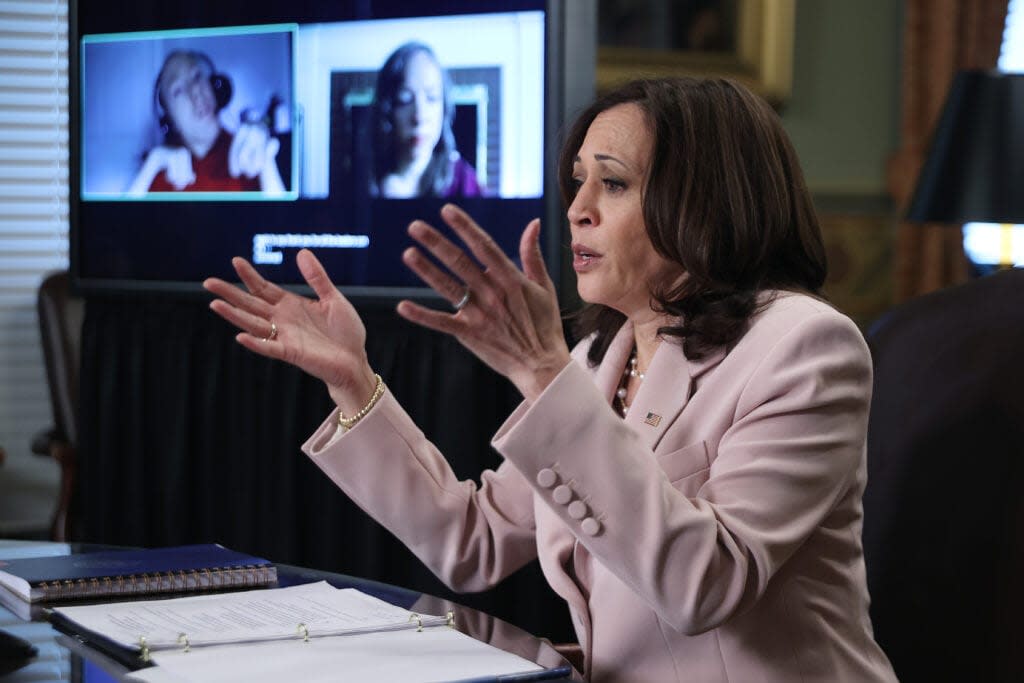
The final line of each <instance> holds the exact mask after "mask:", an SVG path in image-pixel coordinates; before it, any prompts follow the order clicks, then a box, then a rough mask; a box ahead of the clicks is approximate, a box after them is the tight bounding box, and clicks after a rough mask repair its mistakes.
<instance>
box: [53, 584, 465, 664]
mask: <svg viewBox="0 0 1024 683" xmlns="http://www.w3.org/2000/svg"><path fill="white" fill-rule="evenodd" d="M54 611H55V612H57V613H59V614H62V615H63V616H64V617H66V618H68V619H70V620H71V621H73V622H74V623H75V624H76V625H77V626H78V627H79V628H81V629H84V630H85V631H89V632H91V633H94V634H98V635H100V636H103V637H104V638H106V639H107V640H110V641H113V642H114V643H117V644H118V645H122V646H124V647H129V648H140V646H141V642H142V639H143V638H144V639H145V644H146V647H148V648H149V649H150V650H159V649H165V648H181V647H183V646H185V645H186V644H187V645H188V646H189V647H202V646H205V645H212V644H224V643H242V642H248V641H267V640H296V639H299V640H303V639H305V638H306V637H309V638H319V637H324V636H334V635H342V634H351V633H365V632H369V631H391V630H402V629H409V628H412V629H415V628H416V627H417V626H419V625H420V624H422V625H424V626H431V625H437V624H444V623H445V622H446V619H445V617H439V616H429V615H416V616H415V617H413V616H412V615H411V613H410V612H409V611H408V610H405V609H402V608H401V607H396V606H395V605H392V604H390V603H387V602H385V601H383V600H380V599H378V598H375V597H373V596H370V595H367V594H365V593H363V592H361V591H358V590H356V589H354V588H342V589H338V588H334V587H333V586H331V585H330V584H328V583H327V582H325V581H321V582H319V583H310V584H304V585H301V586H289V587H288V588H269V589H260V590H251V591H242V592H236V593H217V594H213V595H197V596H194V597H185V598H175V599H171V600H167V599H163V600H144V601H134V602H114V603H106V604H100V605H77V606H69V607H57V608H55V609H54Z"/></svg>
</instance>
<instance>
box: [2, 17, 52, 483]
mask: <svg viewBox="0 0 1024 683" xmlns="http://www.w3.org/2000/svg"><path fill="white" fill-rule="evenodd" d="M67 15H68V13H67V2H66V0H59V1H53V0H0V206H2V207H3V210H2V211H0V446H2V447H3V448H4V449H5V450H6V451H7V456H8V463H7V465H6V466H5V469H8V468H11V469H14V470H16V469H17V468H18V462H17V461H18V460H21V462H22V463H25V464H27V463H28V462H29V459H28V456H29V453H30V447H29V446H30V442H31V439H32V436H33V435H34V434H36V433H37V432H38V431H40V430H42V429H44V428H46V427H48V426H49V425H50V424H51V420H52V416H51V411H50V403H49V393H48V389H47V385H46V375H45V369H44V365H43V356H42V351H41V348H40V342H39V325H38V321H37V318H36V311H35V295H36V290H37V288H38V286H39V283H40V282H41V281H42V278H43V275H44V274H45V273H47V272H49V271H51V270H57V269H61V268H66V267H67V264H68V187H67V185H68V145H67V141H68V82H67V66H68V59H67V27H68V18H67ZM34 460H41V459H40V458H35V459H34ZM3 476H4V477H7V476H8V475H7V474H4V475H3Z"/></svg>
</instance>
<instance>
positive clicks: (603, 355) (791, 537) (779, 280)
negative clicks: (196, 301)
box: [206, 79, 895, 683]
mask: <svg viewBox="0 0 1024 683" xmlns="http://www.w3.org/2000/svg"><path fill="white" fill-rule="evenodd" d="M559 172H560V175H559V179H560V182H561V185H562V191H563V195H564V198H565V200H566V203H567V205H568V207H569V208H568V218H569V224H570V228H571V232H572V250H573V267H574V269H575V271H576V273H577V286H578V291H579V294H580V297H581V298H582V299H583V300H584V301H585V302H587V306H586V307H585V309H584V310H583V312H582V313H581V314H580V316H579V317H578V318H577V321H576V322H577V327H578V330H579V332H580V334H581V338H583V339H584V341H583V342H582V343H581V344H580V345H578V346H577V347H576V348H575V349H574V350H573V351H572V352H570V351H569V349H568V348H567V345H566V342H565V339H564V338H563V335H562V325H561V320H560V319H559V311H558V304H557V300H556V294H555V288H554V286H553V285H552V283H551V281H550V279H549V278H548V276H547V273H546V272H545V269H544V264H543V260H542V258H541V254H540V250H539V247H538V244H539V242H538V235H539V229H540V225H539V222H538V221H533V222H532V223H530V224H529V225H528V226H527V227H526V229H525V231H524V232H523V237H522V241H521V244H520V256H521V261H522V264H523V268H522V270H519V269H518V268H516V267H515V266H514V265H513V263H512V262H511V261H510V260H509V259H508V258H507V257H505V256H504V254H502V253H501V251H500V250H499V249H498V247H497V246H496V245H495V244H494V242H493V241H491V240H490V238H489V237H488V236H487V234H486V233H485V232H484V231H483V230H481V229H480V228H479V227H478V226H477V225H476V224H475V223H474V222H473V220H472V219H471V218H470V217H469V216H468V215H466V214H465V213H464V212H462V211H461V210H460V209H458V208H457V207H454V206H452V205H448V206H445V207H444V208H443V209H442V211H441V217H442V219H443V220H444V221H445V222H446V223H447V224H448V225H449V226H451V228H452V229H453V231H454V232H455V233H456V234H457V235H458V236H459V237H460V238H461V239H462V241H463V242H464V243H465V248H466V249H468V251H469V252H471V253H472V254H473V255H474V256H475V259H476V260H474V259H472V258H468V257H467V255H466V252H465V251H464V248H463V247H461V246H458V245H456V244H454V243H452V242H451V241H449V240H447V239H446V238H445V237H443V236H442V235H441V234H440V233H439V232H438V231H437V230H435V229H434V228H432V227H431V226H429V225H427V224H426V223H424V222H421V221H417V222H414V223H413V224H412V225H410V226H409V234H410V235H411V236H412V237H413V238H414V239H415V240H416V241H417V242H418V243H419V245H420V247H421V248H419V249H416V248H410V249H409V250H408V251H407V252H406V253H405V254H404V256H403V258H404V261H405V263H406V264H407V265H408V266H409V267H410V268H412V269H413V270H414V271H415V272H416V273H417V274H419V275H420V277H422V278H423V280H424V281H425V282H427V283H428V284H429V285H430V286H432V287H433V288H434V289H435V290H437V291H438V292H439V293H441V294H442V295H443V296H445V297H446V298H448V300H449V301H451V302H452V303H453V306H454V308H455V311H454V312H453V313H446V312H441V311H433V310H428V309H426V308H423V307H420V306H418V305H416V304H413V303H411V302H408V301H404V302H402V303H400V304H399V306H398V312H399V313H400V314H401V315H402V316H404V317H406V318H407V319H409V320H411V321H413V322H415V323H418V324H421V325H424V326H427V327H430V328H432V329H435V330H440V331H443V332H447V333H449V334H452V335H454V336H455V337H457V338H458V339H459V341H461V342H462V343H463V344H464V345H465V346H466V347H467V348H469V349H470V350H471V351H473V352H474V353H475V354H476V355H478V356H479V357H480V358H481V359H483V360H484V361H485V362H487V363H488V364H489V365H490V366H491V367H493V368H494V369H495V370H497V371H498V372H500V373H502V374H503V375H505V376H506V377H508V378H509V379H510V380H511V381H512V382H513V383H514V384H515V385H516V387H517V388H518V389H519V390H520V391H521V392H522V395H523V399H524V400H523V403H522V405H521V406H520V407H519V408H518V409H517V410H516V411H515V413H513V415H512V416H511V417H510V418H509V419H508V421H507V422H506V423H505V424H504V425H503V426H502V427H501V429H500V430H499V431H498V433H497V434H496V435H495V437H494V441H493V445H494V447H495V448H496V449H497V450H498V451H500V452H501V454H502V455H503V456H504V457H505V462H504V463H503V464H502V465H501V466H500V467H499V468H498V469H497V470H496V471H493V472H485V473H484V474H483V475H482V476H481V484H480V486H477V485H476V484H475V483H473V482H472V481H459V480H457V479H456V477H455V476H454V474H453V473H452V470H451V468H450V467H449V466H448V464H447V462H446V461H445V459H444V457H443V456H442V455H441V454H440V453H439V452H438V451H437V449H436V448H435V447H434V446H433V445H432V444H431V443H430V442H429V441H428V440H427V439H426V438H425V437H424V435H423V434H422V432H420V431H419V429H417V428H416V426H415V425H414V424H413V423H412V421H411V420H410V419H409V417H408V416H407V415H406V413H405V412H404V411H403V410H402V408H401V406H400V405H399V404H398V401H397V400H396V399H395V397H394V396H393V395H391V394H390V393H388V392H387V390H386V388H385V387H384V385H383V382H382V381H381V380H380V378H379V377H378V376H376V375H374V373H373V371H372V370H371V369H370V367H369V365H368V363H367V361H366V354H365V352H364V348H363V347H364V341H365V330H364V328H363V326H362V324H361V323H360V321H359V318H358V316H357V315H356V313H355V311H354V310H353V309H352V307H351V306H350V305H349V303H348V302H347V301H346V300H345V298H344V297H343V296H342V295H341V294H340V293H339V292H338V291H337V290H336V289H335V288H334V287H333V285H332V284H331V282H330V280H329V279H328V276H327V274H326V273H325V272H324V270H323V268H322V267H321V266H320V264H319V262H318V261H317V260H316V259H315V258H314V257H313V255H312V254H311V253H309V252H308V251H303V252H300V254H299V255H298V265H299V268H300V269H301V271H302V273H303V276H304V277H305V278H306V280H307V281H308V283H309V284H310V286H311V287H312V288H313V290H314V291H315V292H316V294H317V299H316V300H307V299H303V298H301V297H298V296H296V295H295V294H292V293H289V292H286V291H285V290H283V289H281V288H279V287H277V286H276V285H273V284H271V283H268V282H267V281H265V280H264V279H262V278H261V277H260V276H259V275H258V274H257V273H256V272H255V270H254V269H253V268H252V267H251V266H250V265H249V264H248V263H247V262H245V261H243V260H241V259H237V260H236V261H235V264H234V265H235V268H236V269H237V271H238V274H239V275H240V277H241V279H242V281H243V282H244V284H245V285H246V287H247V288H248V290H249V292H248V293H246V292H243V291H242V290H240V289H238V288H236V287H234V286H231V285H229V284H227V283H225V282H223V281H220V280H209V281H208V282H207V285H206V286H207V288H208V289H209V290H210V291H211V292H213V293H214V294H216V295H217V296H219V297H221V298H220V299H218V300H215V301H214V302H213V303H212V304H211V307H212V308H213V310H214V311H216V312H217V313H219V314H220V315H221V316H223V317H224V318H225V319H227V320H228V321H230V322H232V323H234V324H235V325H237V326H238V327H239V328H241V329H242V333H241V334H239V336H238V340H239V342H240V343H241V344H242V345H244V346H246V347H247V348H250V349H252V350H254V351H256V352H258V353H261V354H264V355H266V356H269V357H272V358H279V359H283V360H286V361H288V362H291V363H294V364H296V365H298V366H299V367H301V368H303V369H304V370H306V371H307V372H310V373H311V374H313V375H315V376H316V377H319V378H321V379H323V380H324V381H325V383H326V384H327V387H328V390H329V391H330V394H331V396H332V398H333V399H334V401H335V402H336V403H337V405H338V410H336V411H335V413H334V414H332V415H331V416H329V417H328V418H327V420H326V421H325V422H324V423H323V425H322V426H321V427H320V428H319V429H318V430H317V432H316V433H315V434H313V436H312V437H311V438H310V439H309V441H307V442H306V444H305V445H304V446H303V448H304V450H305V451H306V453H307V454H308V455H309V456H310V457H311V458H312V459H313V461H314V462H315V463H316V464H317V465H318V466H319V467H320V468H321V469H323V471H324V472H325V473H326V474H327V475H328V476H329V477H330V478H331V479H332V480H333V481H334V482H335V483H336V484H337V485H338V486H339V487H340V488H341V489H342V490H344V491H345V493H346V494H347V495H349V496H350V497H351V498H352V499H353V500H354V501H355V502H356V503H357V504H359V505H360V506H361V507H363V509H365V510H366V511H367V512H368V513H369V514H371V515H372V516H373V517H374V518H375V519H376V520H377V521H379V522H380V523H381V524H383V525H384V526H386V527H387V528H388V529H390V530H391V531H392V532H393V533H394V534H396V535H397V536H398V537H399V538H401V539H402V541H403V542H405V543H406V544H407V545H408V546H409V547H410V548H411V549H412V550H413V551H414V552H415V553H416V554H417V555H418V556H419V557H420V558H421V559H422V560H423V561H424V562H425V563H426V564H427V565H428V566H430V567H431V568H432V569H433V570H434V571H435V572H436V573H437V574H438V576H440V577H441V578H442V579H443V580H445V581H446V582H447V583H448V585H450V586H451V587H452V588H454V589H457V590H466V591H473V590H481V589H484V588H487V587H489V586H492V585H494V584H495V583H497V582H499V581H501V579H502V578H504V577H505V576H507V575H508V574H510V573H511V572H513V571H515V570H516V569H518V568H519V567H521V566H522V565H523V564H525V563H526V562H528V561H530V560H532V559H534V558H539V560H540V563H541V567H542V568H543V570H544V573H545V575H546V577H547V579H548V581H549V582H550V584H551V586H552V587H553V588H554V590H555V591H557V592H558V593H559V594H560V595H562V596H563V597H564V598H565V600H566V602H567V603H568V605H569V608H570V611H571V613H572V616H573V620H574V623H575V625H576V631H577V634H578V636H579V640H580V644H581V646H582V649H583V652H584V655H585V661H586V665H585V669H586V670H585V672H584V674H585V676H586V677H587V678H588V679H589V680H592V681H658V682H661V681H676V680H679V681H683V680H687V681H742V682H744V683H746V682H748V681H785V682H787V683H788V682H790V681H890V680H894V679H895V677H894V675H893V672H892V669H891V667H890V665H889V662H888V660H887V659H886V657H885V655H884V654H883V653H882V651H881V650H880V649H879V647H878V646H877V645H876V644H875V642H874V640H873V638H872V633H871V624H870V621H869V618H868V595H867V589H866V585H865V578H864V561H863V556H862V552H861V541H860V532H861V494H862V492H863V489H864V483H865V461H864V441H865V433H866V427H867V414H868V402H869V400H870V390H871V363H870V358H869V355H868V351H867V348H866V346H865V344H864V341H863V339H862V337H861V335H860V333H859V332H858V330H857V328H856V327H855V326H854V325H853V323H852V322H851V321H850V320H849V319H847V318H846V317H844V316H843V315H841V314H840V313H838V312H836V311H835V310H834V309H833V308H831V307H830V306H829V305H828V304H826V303H824V302H823V301H822V300H821V298H820V295H819V290H820V287H821V285H822V283H823V282H824V278H825V257H824V248H823V245H822V240H821V235H820V231H819V228H818V224H817V219H816V217H815V215H814V210H813V207H812V204H811V200H810V196H809V194H808V192H807V189H806V187H805V185H804V181H803V177H802V174H801V171H800V169H799V165H798V162H797V159H796V155H795V153H794V151H793V149H792V146H791V144H790V142H789V140H788V138H787V136H786V135H785V133H784V131H783V129H782V127H781V124H780V122H779V120H778V117H777V116H776V115H775V113H774V112H773V111H772V110H771V108H770V107H768V106H767V105H766V104H765V103H764V102H763V101H761V100H760V99H759V98H757V97H755V96H753V95H752V94H750V93H749V92H748V91H747V90H745V89H744V88H742V87H741V86H739V85H737V84H735V83H732V82H729V81H724V80H696V79H664V80H656V81H644V82H637V83H633V84H630V85H627V86H625V87H623V88H621V89H619V90H617V91H615V92H613V93H610V94H608V95H606V96H604V97H603V98H601V99H600V100H598V101H597V102H596V103H595V104H594V105H592V106H591V107H590V108H589V109H588V110H587V111H585V112H584V113H583V114H582V115H581V117H580V118H579V120H578V121H577V123H576V124H575V126H574V128H573V129H572V130H571V131H570V133H569V136H568V139H567V141H566V143H565V146H564V148H563V153H562V155H561V159H560V162H559ZM424 251H427V252H429V253H431V254H433V255H434V256H435V257H436V258H437V259H438V260H439V261H440V262H441V263H443V264H444V265H445V266H446V267H447V271H445V270H442V269H441V268H439V267H437V266H436V265H434V264H433V262H432V261H430V260H428V259H427V258H426V256H425V254H424V253H423V252H424ZM477 262H479V263H481V264H483V266H484V267H483V268H481V267H480V266H479V265H477ZM456 409H457V408H456Z"/></svg>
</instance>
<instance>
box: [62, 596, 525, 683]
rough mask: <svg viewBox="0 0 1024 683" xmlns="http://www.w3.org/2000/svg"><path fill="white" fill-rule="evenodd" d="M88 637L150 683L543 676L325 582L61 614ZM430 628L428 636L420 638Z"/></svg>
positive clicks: (427, 619)
mask: <svg viewBox="0 0 1024 683" xmlns="http://www.w3.org/2000/svg"><path fill="white" fill-rule="evenodd" d="M54 611H55V612H57V613H59V614H61V615H63V616H64V617H65V618H66V619H68V620H70V621H72V622H74V624H75V626H76V627H77V628H78V629H79V630H80V631H81V632H82V633H83V634H86V635H88V634H92V635H95V636H101V637H103V638H104V639H106V640H109V641H112V642H114V643H116V644H118V645H121V646H124V647H127V648H130V649H136V650H138V649H141V644H142V643H141V639H143V638H145V647H146V648H148V650H149V651H150V657H151V660H152V662H153V663H155V664H156V666H154V667H150V668H146V669H141V670H139V671H137V672H134V673H132V674H131V675H130V676H129V680H134V681H145V682H146V683H183V682H185V681H202V682H203V683H222V682H223V683H228V682H232V681H238V682H241V681H246V682H252V683H259V682H261V681H274V682H275V683H277V682H279V681H304V682H311V681H314V682H315V681H346V680H352V681H368V680H372V681H382V682H387V681H395V682H396V683H397V682H399V681H400V682H401V683H415V682H423V683H426V682H428V681H464V680H467V679H477V678H482V677H483V678H490V677H494V676H501V675H508V674H528V673H532V672H541V671H544V668H543V667H541V666H539V665H537V664H535V663H534V662H531V661H529V660H527V659H524V658H522V657H519V656H518V655H514V654H511V653H509V652H505V651H503V650H500V649H498V648H496V647H493V646H491V645H489V644H487V643H483V642H480V641H478V640H475V639H473V638H471V637H469V636H467V635H465V634H463V633H460V632H458V631H456V630H454V629H453V628H450V627H449V626H447V622H448V620H447V617H441V616H429V615H420V614H413V613H411V612H409V611H408V610H406V609H402V608H401V607H396V606H395V605H392V604H390V603H388V602H385V601H383V600H380V599H378V598H375V597H373V596H370V595H367V594H365V593H362V592H361V591H358V590H356V589H354V588H343V589H338V588H334V587H332V586H331V585H329V584H328V583H326V582H320V583H312V584H306V585H301V586H290V587H288V588H270V589H261V590H252V591H244V592H237V593H218V594H214V595H200V596H194V597H184V598H175V599H163V600H145V601H134V602H117V603H108V604H102V605H76V606H68V607H58V608H55V609H54ZM421 627H422V629H421Z"/></svg>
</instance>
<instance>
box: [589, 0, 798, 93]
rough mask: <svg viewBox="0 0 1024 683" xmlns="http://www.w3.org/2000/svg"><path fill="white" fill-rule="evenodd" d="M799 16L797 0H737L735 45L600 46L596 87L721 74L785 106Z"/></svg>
mask: <svg viewBox="0 0 1024 683" xmlns="http://www.w3.org/2000/svg"><path fill="white" fill-rule="evenodd" d="M651 1H652V2H658V1H659V0H651ZM795 16H796V0H736V9H735V23H736V25H735V27H733V29H734V31H735V48H734V49H733V50H730V51H725V52H712V51H699V50H671V49H669V50H666V49H647V48H637V47H615V46H610V45H598V50H597V89H598V91H600V92H603V91H606V90H609V89H610V88H613V87H614V86H616V85H618V84H620V83H623V82H625V81H628V80H630V79H633V78H640V77H663V76H721V77H726V78H732V79H735V80H737V81H740V82H741V83H743V84H744V85H746V86H747V87H749V88H750V89H751V90H753V91H754V92H756V93H759V94H760V95H762V96H763V97H764V98H766V99H767V100H768V101H769V102H771V103H772V104H773V105H775V106H781V105H782V104H784V103H785V101H786V100H787V98H788V97H789V95H790V93H791V92H792V87H793V34H794V23H795Z"/></svg>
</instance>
